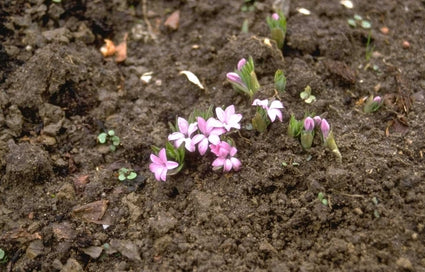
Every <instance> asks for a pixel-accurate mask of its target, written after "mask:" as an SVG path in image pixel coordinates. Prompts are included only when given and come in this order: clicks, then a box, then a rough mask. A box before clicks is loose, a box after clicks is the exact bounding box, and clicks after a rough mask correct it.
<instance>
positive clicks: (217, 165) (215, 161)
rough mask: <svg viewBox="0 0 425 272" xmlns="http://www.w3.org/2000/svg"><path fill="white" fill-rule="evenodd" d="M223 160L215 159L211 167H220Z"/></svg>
mask: <svg viewBox="0 0 425 272" xmlns="http://www.w3.org/2000/svg"><path fill="white" fill-rule="evenodd" d="M225 160H226V159H225V158H221V157H219V158H217V159H215V160H214V161H213V163H212V164H211V165H212V166H213V167H222V166H223V164H224V161H225Z"/></svg>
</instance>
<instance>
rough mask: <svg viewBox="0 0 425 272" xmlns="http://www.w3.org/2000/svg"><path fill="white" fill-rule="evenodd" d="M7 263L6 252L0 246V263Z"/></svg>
mask: <svg viewBox="0 0 425 272" xmlns="http://www.w3.org/2000/svg"><path fill="white" fill-rule="evenodd" d="M4 263H7V255H6V252H5V251H4V250H3V249H1V248H0V264H4Z"/></svg>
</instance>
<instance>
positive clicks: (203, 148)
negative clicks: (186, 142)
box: [198, 138, 208, 155]
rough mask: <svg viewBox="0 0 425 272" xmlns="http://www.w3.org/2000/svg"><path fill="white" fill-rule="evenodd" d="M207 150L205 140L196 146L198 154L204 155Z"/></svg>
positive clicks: (206, 141)
mask: <svg viewBox="0 0 425 272" xmlns="http://www.w3.org/2000/svg"><path fill="white" fill-rule="evenodd" d="M207 149H208V139H207V138H205V139H203V140H202V141H201V142H200V143H199V144H198V151H199V154H201V155H204V154H205V152H207Z"/></svg>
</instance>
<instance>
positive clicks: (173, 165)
mask: <svg viewBox="0 0 425 272" xmlns="http://www.w3.org/2000/svg"><path fill="white" fill-rule="evenodd" d="M177 166H179V164H178V163H177V162H175V161H167V163H166V164H165V167H166V168H167V169H168V170H170V169H174V168H176V167H177Z"/></svg>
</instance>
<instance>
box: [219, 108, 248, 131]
mask: <svg viewBox="0 0 425 272" xmlns="http://www.w3.org/2000/svg"><path fill="white" fill-rule="evenodd" d="M215 113H216V115H217V118H218V120H219V121H220V122H221V123H222V124H223V127H224V128H225V129H226V130H227V131H230V129H232V128H236V129H240V128H241V125H240V124H239V121H240V120H241V119H242V114H235V106H233V105H230V106H228V107H227V108H226V109H225V110H224V111H223V109H222V108H220V107H217V108H216V109H215Z"/></svg>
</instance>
